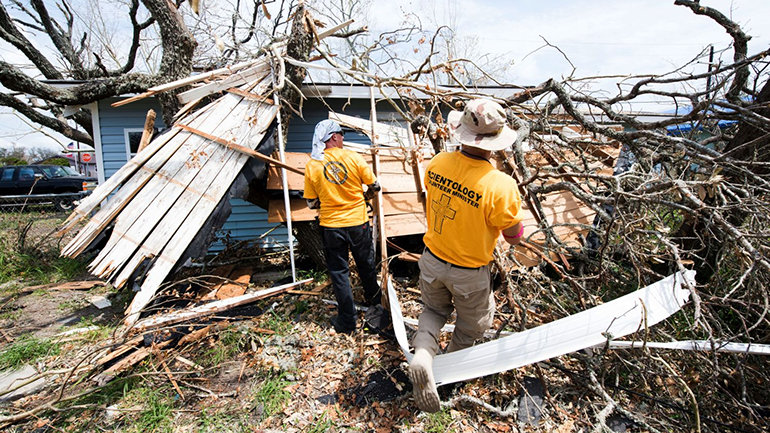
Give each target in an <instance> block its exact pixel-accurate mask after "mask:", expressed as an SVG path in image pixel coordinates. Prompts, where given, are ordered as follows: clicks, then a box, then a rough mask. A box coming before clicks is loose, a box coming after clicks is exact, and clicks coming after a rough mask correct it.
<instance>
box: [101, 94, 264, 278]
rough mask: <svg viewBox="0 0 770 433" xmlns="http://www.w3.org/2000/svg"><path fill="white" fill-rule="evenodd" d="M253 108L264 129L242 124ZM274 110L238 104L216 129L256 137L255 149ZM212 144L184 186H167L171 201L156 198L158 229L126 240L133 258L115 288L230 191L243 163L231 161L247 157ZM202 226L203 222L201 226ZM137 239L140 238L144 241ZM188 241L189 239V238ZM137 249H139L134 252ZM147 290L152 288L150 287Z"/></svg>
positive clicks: (241, 135) (122, 256) (120, 275)
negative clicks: (189, 219) (192, 218)
mask: <svg viewBox="0 0 770 433" xmlns="http://www.w3.org/2000/svg"><path fill="white" fill-rule="evenodd" d="M231 97H232V98H235V99H236V100H240V99H241V98H240V97H236V96H233V95H231ZM254 108H256V110H257V115H259V113H262V114H263V115H265V117H266V118H265V119H262V120H261V122H262V124H263V125H265V126H264V128H260V127H259V126H260V125H253V126H252V125H250V124H249V122H245V121H243V119H244V118H245V117H250V116H252V115H253V109H254ZM275 111H276V110H275V108H274V107H273V106H271V105H265V104H259V103H256V102H253V101H240V103H239V105H238V107H237V109H235V110H231V111H230V112H229V113H227V114H228V115H227V116H226V117H227V118H228V122H225V123H223V124H221V125H219V126H218V128H222V130H223V131H224V130H226V129H229V128H236V129H232V130H231V131H230V133H233V134H235V135H237V136H240V137H244V138H246V139H251V138H252V136H251V134H258V136H259V138H257V137H253V138H254V139H255V140H256V144H254V146H256V145H257V144H258V143H259V142H260V141H261V137H262V136H264V133H265V129H266V128H267V126H269V125H270V122H272V119H273V118H274V117H275ZM233 125H234V126H233ZM211 144H212V145H213V146H216V147H218V148H219V149H217V150H215V151H213V152H214V158H209V159H207V160H205V161H204V163H203V165H202V166H201V167H200V169H199V170H196V171H194V172H192V170H190V171H191V172H192V173H191V176H192V178H191V179H190V181H189V182H188V184H187V187H185V188H179V187H178V186H177V185H175V184H174V183H170V184H169V186H168V191H169V192H170V194H172V196H171V198H170V199H169V200H162V199H159V200H162V201H160V202H159V204H158V205H157V207H158V208H159V209H162V210H163V212H160V213H159V215H158V216H156V221H155V223H154V224H153V225H152V227H156V226H157V228H155V229H154V230H152V231H151V232H147V234H146V238H145V237H142V238H140V237H138V236H136V237H134V236H131V237H128V236H127V237H126V240H127V242H131V243H133V245H132V247H128V246H126V248H125V250H126V251H129V252H130V253H131V254H133V257H132V258H131V260H130V261H129V262H128V263H127V265H126V266H125V267H124V269H123V271H122V272H121V273H120V274H119V275H118V276H117V277H116V278H115V281H114V284H115V285H116V287H122V286H123V285H124V284H125V283H126V281H127V280H128V279H129V278H130V277H131V275H132V273H133V272H134V270H135V269H136V268H137V267H138V266H139V265H140V264H141V263H142V262H143V261H144V260H145V259H146V258H149V257H157V256H158V255H159V254H160V252H161V251H162V250H163V248H164V246H165V245H166V243H168V242H169V240H170V239H171V238H172V236H174V234H175V233H178V232H179V231H178V230H182V229H181V226H182V225H183V224H184V221H185V218H187V217H188V216H189V214H190V213H191V212H193V211H194V210H195V211H199V212H202V211H201V210H200V209H210V210H209V211H208V212H209V213H210V212H211V211H213V209H214V208H215V207H216V205H217V204H218V203H219V201H220V199H221V197H222V195H223V194H224V193H225V192H226V191H227V188H229V185H230V184H231V183H232V180H233V179H234V178H235V176H237V174H238V172H240V168H241V167H242V165H243V164H242V163H240V165H238V163H237V162H234V161H238V160H236V159H234V156H236V155H237V156H243V157H244V158H246V156H244V155H243V154H240V153H238V152H234V151H232V150H229V149H226V148H222V147H221V146H218V145H216V144H215V143H211ZM233 164H236V165H233ZM215 178H219V179H220V182H221V183H220V184H216V185H214V186H212V182H213V181H214V179H215ZM196 208H200V209H196ZM206 217H208V215H206ZM204 221H205V220H204ZM202 223H203V221H202V222H201V224H202ZM184 229H185V230H188V231H189V230H191V229H192V228H188V227H185V228H184ZM197 229H198V228H197V227H196V228H195V230H196V232H195V233H197ZM195 233H192V236H194V235H195ZM135 239H136V240H135ZM140 239H143V241H141V240H140ZM190 240H192V238H191V239H190ZM188 243H189V242H188ZM137 248H139V249H138V250H137ZM134 251H136V252H134ZM179 254H181V252H179ZM121 259H123V260H127V259H128V257H126V256H125V254H122V255H121ZM176 259H178V257H176V258H175V259H173V260H174V262H175V261H176ZM172 265H173V264H172ZM159 284H160V283H159ZM156 289H157V288H156ZM148 290H155V289H152V288H149V289H148Z"/></svg>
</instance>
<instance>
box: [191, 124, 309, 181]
mask: <svg viewBox="0 0 770 433" xmlns="http://www.w3.org/2000/svg"><path fill="white" fill-rule="evenodd" d="M179 127H180V128H182V129H184V130H185V131H188V132H192V133H193V134H195V135H199V136H201V137H203V138H206V139H208V140H211V141H213V142H215V143H219V144H221V145H223V146H225V147H227V148H230V149H233V150H236V151H238V152H241V153H243V154H244V155H248V156H251V157H253V158H257V159H259V160H262V161H264V162H269V163H270V164H273V165H277V166H279V167H282V168H285V169H287V170H290V171H293V172H294V173H296V174H299V175H301V176H303V177H304V175H305V172H303V171H302V170H299V169H297V168H294V167H292V166H289V165H286V164H284V163H282V162H281V161H278V160H277V159H274V158H271V157H269V156H267V155H263V154H261V153H259V152H257V151H256V150H253V149H249V148H248V147H244V146H241V145H240V144H238V143H236V142H234V141H231V140H226V139H224V138H221V137H217V136H216V135H213V134H209V133H207V132H204V131H201V130H198V129H195V128H192V127H190V126H187V125H179Z"/></svg>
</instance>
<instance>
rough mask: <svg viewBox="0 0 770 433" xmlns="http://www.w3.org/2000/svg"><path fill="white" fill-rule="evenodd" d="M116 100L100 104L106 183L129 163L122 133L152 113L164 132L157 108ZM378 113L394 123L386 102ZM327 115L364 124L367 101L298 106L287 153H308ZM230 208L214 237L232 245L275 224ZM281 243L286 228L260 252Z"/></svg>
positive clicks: (259, 213)
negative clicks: (115, 104)
mask: <svg viewBox="0 0 770 433" xmlns="http://www.w3.org/2000/svg"><path fill="white" fill-rule="evenodd" d="M115 101H116V99H108V100H104V101H100V102H99V119H100V123H99V127H100V135H101V145H102V149H101V155H102V158H103V164H104V165H103V166H104V174H105V179H106V178H109V177H110V176H112V175H113V174H115V172H117V171H118V170H119V169H120V167H122V166H123V165H124V164H125V163H126V162H128V154H127V152H126V140H125V137H126V134H125V133H126V130H127V129H129V130H136V129H141V128H143V127H144V121H145V117H146V115H147V110H149V109H150V108H152V109H154V110H155V112H156V113H158V115H157V117H156V120H155V127H156V128H158V130H162V129H163V128H165V125H164V123H163V120H162V118H161V115H160V113H161V111H160V106H159V104H158V103H157V100H155V99H154V98H146V99H143V100H140V101H136V102H133V103H131V104H127V105H124V106H122V107H111V106H110V104H112V103H113V102H115ZM343 108H344V109H343ZM377 109H378V113H377V118H378V120H379V121H381V122H382V121H387V120H389V119H394V118H396V116H395V114H396V113H395V112H394V111H393V110H392V108H391V107H390V106H389V105H387V104H386V103H383V102H381V103H378V104H377ZM329 110H333V111H336V112H339V113H343V114H347V115H349V116H357V117H361V118H364V119H369V110H370V108H369V101H368V100H348V99H326V100H325V101H321V100H318V99H309V100H306V101H305V103H304V106H303V116H304V119H303V118H300V117H297V116H294V117H293V118H292V119H291V121H290V123H289V134H288V141H287V143H286V151H287V152H307V153H310V150H311V143H312V139H313V131H314V129H315V125H316V123H318V122H319V121H321V120H323V119H327V118H328V113H329ZM380 110H382V111H380ZM345 141H350V142H356V143H360V144H367V145H368V144H370V143H369V139H368V138H367V137H366V136H365V135H363V134H359V133H348V134H346V135H345ZM230 205H231V206H232V213H231V215H230V217H229V218H228V220H227V222H225V224H224V226H223V227H222V229H221V230H220V233H219V234H218V235H217V237H219V238H222V239H225V238H227V239H229V240H231V241H244V240H254V239H257V238H259V237H260V236H261V235H263V234H264V233H266V232H267V231H269V230H271V229H273V228H274V227H275V224H273V223H268V222H267V211H266V210H265V209H262V208H260V207H258V206H255V205H253V204H251V203H249V202H247V201H244V200H241V199H237V198H231V199H230ZM286 242H287V231H286V227H285V226H281V227H279V228H278V229H275V230H273V231H272V232H270V234H268V235H267V236H265V237H264V239H262V240H261V241H260V242H259V243H260V245H261V246H262V247H277V246H280V245H286ZM223 248H224V244H223V243H222V242H221V241H218V242H215V243H214V244H212V246H211V248H210V252H216V251H220V250H222V249H223Z"/></svg>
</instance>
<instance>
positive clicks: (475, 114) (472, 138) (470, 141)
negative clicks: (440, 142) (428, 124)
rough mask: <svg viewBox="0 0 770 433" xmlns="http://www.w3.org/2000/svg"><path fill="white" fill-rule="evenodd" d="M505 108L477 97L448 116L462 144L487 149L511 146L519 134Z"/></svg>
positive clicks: (451, 131)
mask: <svg viewBox="0 0 770 433" xmlns="http://www.w3.org/2000/svg"><path fill="white" fill-rule="evenodd" d="M505 121H506V118H505V110H503V107H502V106H500V104H498V103H497V102H495V101H491V100H489V99H474V100H472V101H468V103H467V104H465V109H464V110H463V111H452V112H450V113H449V115H448V116H447V125H448V126H449V132H450V133H452V135H453V136H454V137H455V139H456V140H457V141H458V142H460V143H461V144H465V145H468V146H473V147H478V148H479V149H484V150H491V151H496V150H502V149H505V148H506V147H509V146H511V145H512V144H513V143H514V142H515V141H516V137H517V136H518V134H516V131H514V130H513V129H511V128H509V127H508V126H507V125H506V124H505Z"/></svg>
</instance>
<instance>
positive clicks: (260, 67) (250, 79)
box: [177, 62, 270, 105]
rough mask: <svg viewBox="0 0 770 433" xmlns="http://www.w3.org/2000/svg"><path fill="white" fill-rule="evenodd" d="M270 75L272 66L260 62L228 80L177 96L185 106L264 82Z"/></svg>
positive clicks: (236, 73) (232, 75)
mask: <svg viewBox="0 0 770 433" xmlns="http://www.w3.org/2000/svg"><path fill="white" fill-rule="evenodd" d="M269 73H270V65H269V64H268V63H267V62H260V63H257V64H256V65H254V66H251V67H249V68H246V69H244V70H242V71H238V72H234V73H232V74H231V75H229V76H228V77H227V78H225V79H223V80H220V81H215V82H213V83H209V84H206V85H203V86H200V87H196V88H194V89H190V90H188V91H186V92H182V93H180V94H179V95H177V99H178V100H179V103H180V104H182V105H184V104H187V103H188V102H191V101H194V100H196V99H200V98H204V97H206V96H209V95H211V94H213V93H217V92H221V91H224V90H227V89H229V88H231V87H237V86H241V85H243V84H247V83H254V82H258V81H262V80H264V79H265V77H266V76H268V75H269Z"/></svg>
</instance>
